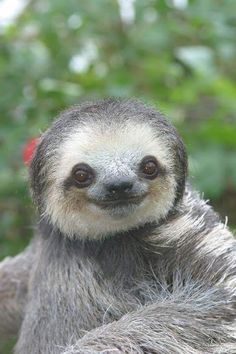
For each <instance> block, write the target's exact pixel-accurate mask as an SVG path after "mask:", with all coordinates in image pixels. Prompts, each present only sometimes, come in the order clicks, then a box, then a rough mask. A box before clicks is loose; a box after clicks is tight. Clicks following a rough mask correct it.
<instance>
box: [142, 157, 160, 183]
mask: <svg viewBox="0 0 236 354" xmlns="http://www.w3.org/2000/svg"><path fill="white" fill-rule="evenodd" d="M139 170H140V172H141V175H142V176H143V177H145V178H147V179H154V178H156V177H157V175H158V172H159V168H158V162H157V160H156V158H155V157H154V156H145V157H144V158H143V159H142V161H141V163H140V166H139Z"/></svg>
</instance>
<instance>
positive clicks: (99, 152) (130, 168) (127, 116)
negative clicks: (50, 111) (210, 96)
mask: <svg viewBox="0 0 236 354" xmlns="http://www.w3.org/2000/svg"><path fill="white" fill-rule="evenodd" d="M186 165H187V163H186V154H185V149H184V146H183V143H182V141H181V139H180V137H179V136H178V134H177V132H176V130H175V129H174V128H173V127H172V125H171V124H170V123H169V122H168V121H167V120H166V119H165V118H164V117H163V116H162V115H161V114H160V113H158V112H157V111H156V110H154V109H153V108H150V107H147V106H145V105H144V104H142V103H141V102H138V101H135V100H126V101H122V100H113V99H108V100H104V101H99V102H97V103H87V104H83V105H81V106H76V107H73V108H72V109H70V110H67V111H65V112H63V113H62V114H61V115H60V117H59V118H58V120H56V121H55V123H54V124H53V125H52V127H51V128H50V129H49V130H48V131H47V132H46V133H45V134H44V135H43V136H42V139H41V142H40V144H39V146H38V148H37V150H36V153H35V155H34V158H33V161H32V163H31V187H32V193H33V197H34V200H35V202H36V204H37V205H38V208H39V212H40V214H41V217H44V218H46V219H48V220H49V222H50V223H52V224H53V225H54V226H56V227H58V228H59V229H60V231H61V232H62V233H63V234H65V235H66V236H69V237H79V238H100V237H106V236H108V235H113V234H116V233H118V232H119V233H120V232H122V231H126V230H129V229H132V228H135V227H139V226H141V225H143V224H145V223H148V222H157V223H158V222H160V220H163V218H166V217H167V215H168V214H169V213H170V212H171V211H172V210H174V209H175V207H176V205H177V203H178V202H179V201H180V200H181V198H182V195H183V190H184V186H185V178H186Z"/></svg>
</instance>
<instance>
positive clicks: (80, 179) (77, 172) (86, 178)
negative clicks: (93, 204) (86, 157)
mask: <svg viewBox="0 0 236 354" xmlns="http://www.w3.org/2000/svg"><path fill="white" fill-rule="evenodd" d="M72 177H73V179H74V181H75V184H76V186H77V187H78V188H84V187H88V186H89V185H90V184H91V183H92V182H93V180H94V177H95V174H94V171H93V169H92V168H91V167H90V166H89V165H87V164H85V163H79V164H78V165H76V166H74V167H73V169H72Z"/></svg>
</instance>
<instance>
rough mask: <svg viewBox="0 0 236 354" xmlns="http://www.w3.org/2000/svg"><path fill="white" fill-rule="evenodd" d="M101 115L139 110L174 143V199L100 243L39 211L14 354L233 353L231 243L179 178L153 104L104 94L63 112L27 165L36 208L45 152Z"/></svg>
mask: <svg viewBox="0 0 236 354" xmlns="http://www.w3.org/2000/svg"><path fill="white" fill-rule="evenodd" d="M104 112H106V113H107V112H108V115H109V114H111V112H112V119H115V118H114V117H116V118H117V119H125V117H131V118H132V119H137V116H139V117H141V116H142V117H143V119H145V118H146V120H149V124H150V125H151V126H152V127H153V129H157V130H159V131H161V132H162V133H163V135H164V136H166V139H167V142H171V153H172V154H173V155H174V158H175V161H176V164H175V178H176V181H177V189H176V197H175V201H174V203H173V205H172V207H171V208H170V210H169V212H168V214H167V216H166V217H165V218H164V219H162V220H159V221H158V222H148V223H146V224H144V225H140V226H138V227H136V228H133V229H131V230H128V231H125V232H121V233H119V232H118V233H116V234H115V235H114V234H113V235H112V236H109V235H107V237H106V238H102V239H98V240H91V239H83V238H81V237H77V236H78V235H75V237H74V238H68V237H67V236H66V235H64V234H62V233H61V232H60V230H58V228H57V227H55V225H52V224H51V223H50V220H48V219H45V218H43V217H42V218H41V220H40V222H39V237H38V240H37V242H38V243H37V252H36V253H35V255H34V262H33V267H32V269H31V270H30V280H29V294H28V302H27V308H26V312H25V317H24V320H23V323H22V326H21V331H20V335H19V340H18V343H17V345H16V348H15V353H16V354H57V353H63V354H96V353H97V354H98V353H107V354H108V353H109V354H111V353H127V354H128V353H133V354H175V353H176V354H177V353H179V354H200V353H206V354H210V353H212V354H213V353H214V354H216V353H218V354H226V353H227V354H233V353H236V333H235V331H236V326H235V324H236V308H235V305H236V300H235V295H236V288H235V286H236V242H235V240H234V238H233V235H232V234H231V233H230V232H229V230H228V229H227V227H226V225H224V224H222V223H221V222H220V220H219V218H218V216H217V214H216V213H215V212H214V211H213V210H212V208H211V207H210V206H208V205H207V203H206V202H205V201H204V200H202V199H201V198H200V196H199V195H198V194H197V193H196V192H194V191H192V190H191V188H190V187H189V186H188V185H186V183H185V177H186V155H185V151H184V147H183V144H182V142H181V139H180V138H179V136H178V135H177V133H176V131H175V130H174V128H172V127H171V125H170V124H169V123H168V122H167V121H166V120H165V119H164V118H163V117H162V116H161V115H159V114H158V113H157V112H156V111H154V110H153V109H151V108H148V107H146V106H144V105H143V104H141V103H139V102H136V101H124V102H123V101H115V100H107V101H102V102H100V103H97V104H87V105H84V106H81V107H78V108H77V107H76V108H73V109H72V110H70V111H67V112H65V113H63V114H62V116H61V118H59V120H58V121H57V122H56V123H55V124H54V126H53V128H52V129H51V130H49V132H48V133H46V135H45V136H44V138H43V139H42V142H41V144H40V146H39V148H38V150H37V152H36V154H35V157H34V160H33V163H32V169H31V183H32V188H33V195H34V199H35V200H36V203H37V205H38V207H39V211H40V213H42V212H43V210H44V206H45V203H46V199H45V198H46V197H45V195H46V194H45V190H46V189H47V184H48V179H49V175H48V173H49V170H50V166H49V164H48V162H47V159H48V158H49V159H51V161H52V160H53V158H54V159H55V156H56V154H57V153H58V152H57V149H56V147H57V145H58V144H60V143H61V140H62V139H63V136H64V135H67V134H69V133H70V131H71V129H74V127H75V126H77V125H78V124H82V123H81V119H82V118H81V117H83V119H85V118H84V117H86V118H87V119H94V120H96V119H101V120H102V119H105V118H104ZM86 114H87V115H86ZM91 117H92V118H91ZM101 117H102V118H101ZM121 117H123V118H121ZM83 124H84V123H83ZM101 222H102V220H101Z"/></svg>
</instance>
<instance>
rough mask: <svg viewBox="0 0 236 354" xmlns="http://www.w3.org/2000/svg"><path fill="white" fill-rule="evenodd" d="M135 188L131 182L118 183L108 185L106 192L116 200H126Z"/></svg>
mask: <svg viewBox="0 0 236 354" xmlns="http://www.w3.org/2000/svg"><path fill="white" fill-rule="evenodd" d="M132 187H133V182H131V181H117V182H113V183H109V184H107V185H106V190H107V192H108V193H109V195H110V196H111V197H112V196H113V197H115V198H122V197H123V198H124V197H126V196H127V194H129V192H130V191H131V189H132Z"/></svg>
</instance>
